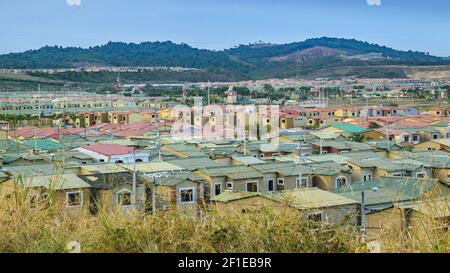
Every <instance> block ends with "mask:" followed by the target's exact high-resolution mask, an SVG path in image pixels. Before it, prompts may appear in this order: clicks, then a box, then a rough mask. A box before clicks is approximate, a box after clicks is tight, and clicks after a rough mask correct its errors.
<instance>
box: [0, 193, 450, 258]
mask: <svg viewBox="0 0 450 273" xmlns="http://www.w3.org/2000/svg"><path fill="white" fill-rule="evenodd" d="M26 198H27V196H26V194H24V192H18V193H16V194H15V195H13V196H11V197H10V198H1V200H0V252H65V247H66V244H67V243H68V242H70V241H77V242H79V243H80V244H81V251H82V252H108V253H110V252H131V253H139V252H151V253H155V252H163V253H167V252H177V253H186V252H260V253H262V252H319V253H328V252H352V253H353V252H365V251H366V249H365V246H364V245H362V244H361V243H360V232H359V230H358V229H357V228H355V227H352V226H342V227H333V226H325V225H320V224H317V223H315V222H305V221H301V220H300V218H299V216H298V215H295V214H280V213H275V212H273V211H271V210H270V209H268V208H266V209H261V210H258V211H255V212H252V213H236V214H227V215H219V214H217V213H215V212H214V211H209V212H207V213H206V214H205V216H204V221H203V224H201V223H199V222H198V221H193V219H192V218H191V217H188V216H186V215H184V214H182V213H177V212H176V211H165V212H157V213H155V214H153V215H146V216H142V214H140V213H138V212H132V213H129V214H124V213H121V212H119V211H117V212H105V211H104V210H102V209H100V210H99V213H98V215H96V216H92V215H91V214H89V213H88V211H87V210H82V211H80V212H77V213H71V214H67V213H64V212H63V210H61V208H58V207H55V206H52V205H51V204H49V203H48V202H44V203H42V204H39V205H38V206H36V207H34V208H30V207H29V205H27V202H25V201H24V200H26ZM386 232H387V233H386V234H385V235H384V236H385V237H386V238H389V236H392V242H393V244H392V245H390V247H391V249H390V250H388V251H396V252H414V251H420V252H433V251H439V252H446V251H447V252H448V251H449V250H450V248H449V242H448V233H447V235H444V236H440V237H430V240H435V241H436V242H432V243H430V244H426V243H425V244H424V243H423V241H422V243H421V244H418V242H419V240H420V239H419V238H414V237H410V238H411V239H410V241H407V240H406V241H404V240H403V239H402V241H401V244H396V242H399V236H398V234H399V233H396V232H398V231H395V230H392V231H386ZM436 234H437V233H436ZM445 240H447V241H445ZM436 245H438V246H439V249H436Z"/></svg>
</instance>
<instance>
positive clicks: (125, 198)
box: [117, 190, 131, 207]
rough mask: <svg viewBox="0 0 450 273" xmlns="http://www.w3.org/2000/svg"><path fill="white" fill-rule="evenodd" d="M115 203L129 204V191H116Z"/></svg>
mask: <svg viewBox="0 0 450 273" xmlns="http://www.w3.org/2000/svg"><path fill="white" fill-rule="evenodd" d="M117 205H119V206H124V207H127V206H131V191H129V190H121V191H119V192H118V193H117Z"/></svg>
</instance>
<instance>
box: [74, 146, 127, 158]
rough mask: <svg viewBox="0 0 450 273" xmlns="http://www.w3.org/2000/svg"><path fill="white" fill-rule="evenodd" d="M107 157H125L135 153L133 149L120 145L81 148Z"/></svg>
mask: <svg viewBox="0 0 450 273" xmlns="http://www.w3.org/2000/svg"><path fill="white" fill-rule="evenodd" d="M81 148H83V149H86V150H89V151H93V152H96V153H99V154H102V155H106V156H113V155H125V154H131V153H133V148H131V147H127V146H123V145H119V144H96V145H89V146H83V147H81Z"/></svg>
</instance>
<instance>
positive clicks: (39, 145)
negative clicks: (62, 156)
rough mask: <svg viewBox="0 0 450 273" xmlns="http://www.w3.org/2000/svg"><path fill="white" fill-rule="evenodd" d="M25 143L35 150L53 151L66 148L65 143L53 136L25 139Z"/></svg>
mask: <svg viewBox="0 0 450 273" xmlns="http://www.w3.org/2000/svg"><path fill="white" fill-rule="evenodd" d="M23 145H26V146H28V147H31V148H33V149H35V150H43V151H51V150H58V149H62V148H64V145H63V144H61V143H59V142H58V141H56V140H54V139H52V138H42V139H29V140H25V141H23Z"/></svg>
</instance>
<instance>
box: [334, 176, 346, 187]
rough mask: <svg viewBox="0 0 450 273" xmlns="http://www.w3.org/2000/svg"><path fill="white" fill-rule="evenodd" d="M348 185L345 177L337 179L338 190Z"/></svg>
mask: <svg viewBox="0 0 450 273" xmlns="http://www.w3.org/2000/svg"><path fill="white" fill-rule="evenodd" d="M346 185H347V178H346V177H345V176H339V177H338V178H336V189H337V188H340V187H344V186H346Z"/></svg>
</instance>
